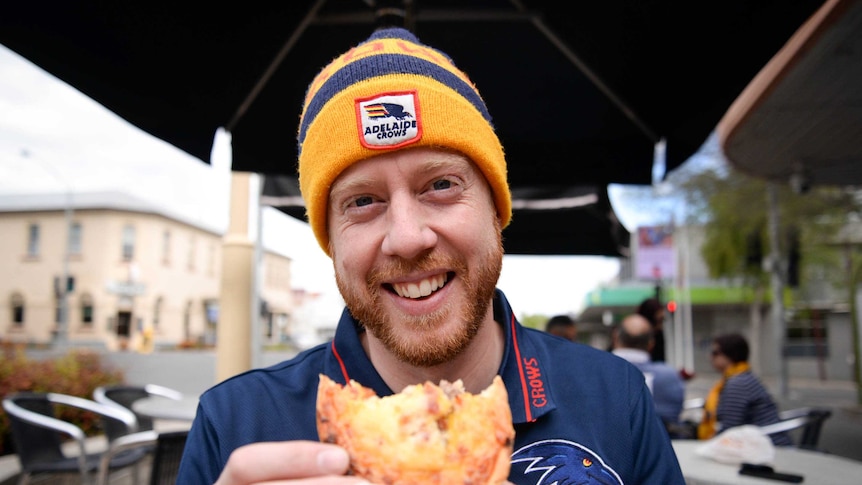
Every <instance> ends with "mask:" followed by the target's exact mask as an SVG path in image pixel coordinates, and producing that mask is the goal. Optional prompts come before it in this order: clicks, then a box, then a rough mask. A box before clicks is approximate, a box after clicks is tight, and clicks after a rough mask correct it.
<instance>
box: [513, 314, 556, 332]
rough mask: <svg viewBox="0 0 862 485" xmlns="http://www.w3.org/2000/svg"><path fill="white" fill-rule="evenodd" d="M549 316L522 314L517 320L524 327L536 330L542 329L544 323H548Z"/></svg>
mask: <svg viewBox="0 0 862 485" xmlns="http://www.w3.org/2000/svg"><path fill="white" fill-rule="evenodd" d="M549 318H551V317H549V316H547V315H528V314H523V315H521V317H520V318H518V321H519V322H521V325H523V326H525V327H530V328H535V329H536V330H544V329H545V324H546V323H548V319H549Z"/></svg>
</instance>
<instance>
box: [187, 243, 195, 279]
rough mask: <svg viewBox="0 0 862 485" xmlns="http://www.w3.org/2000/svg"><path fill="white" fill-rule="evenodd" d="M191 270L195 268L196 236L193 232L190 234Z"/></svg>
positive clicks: (189, 257)
mask: <svg viewBox="0 0 862 485" xmlns="http://www.w3.org/2000/svg"><path fill="white" fill-rule="evenodd" d="M188 260H189V271H194V270H195V236H194V234H192V235H191V236H189V255H188Z"/></svg>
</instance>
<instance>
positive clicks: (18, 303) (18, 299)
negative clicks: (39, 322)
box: [10, 293, 24, 327]
mask: <svg viewBox="0 0 862 485" xmlns="http://www.w3.org/2000/svg"><path fill="white" fill-rule="evenodd" d="M11 300H12V301H11V305H10V306H11V307H12V325H13V326H15V327H23V326H24V297H23V296H21V294H20V293H15V294H13V295H12V299H11Z"/></svg>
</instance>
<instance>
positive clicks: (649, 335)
mask: <svg viewBox="0 0 862 485" xmlns="http://www.w3.org/2000/svg"><path fill="white" fill-rule="evenodd" d="M654 344H655V339H654V338H653V327H652V325H651V324H650V322H649V320H647V319H646V318H645V317H644V316H643V315H640V314H637V313H633V314H631V315H628V316H626V317H625V318H623V320H622V322H620V324H619V326H618V327H617V331H616V333H615V335H614V349H613V351H612V352H613V353H614V355H617V356H619V357H622V358H623V359H625V360H627V361H629V362H631V363H632V364H634V365H635V367H637V368H638V369H640V371H641V372H643V374H644V379H645V380H646V383H647V387H649V389H650V391H651V392H652V398H653V402H654V403H655V409H656V413H657V414H658V415H659V417H660V418H661V419H662V422H664V424H665V428H667V430H668V432H669V433H670V434H671V437H672V438H679V437H682V436H677V433H679V431H680V430H681V429H682V426H681V424H680V422H679V418H680V415H681V414H682V403H683V401H684V400H685V383H684V382H683V380H682V378H681V377H680V375H679V373H678V372H677V371H676V369H674V368H673V367H671V366H669V365H667V364H665V363H664V362H654V361H652V360H651V359H650V354H649V351H650V349H652V347H653V345H654Z"/></svg>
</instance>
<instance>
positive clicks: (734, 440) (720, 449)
mask: <svg viewBox="0 0 862 485" xmlns="http://www.w3.org/2000/svg"><path fill="white" fill-rule="evenodd" d="M695 453H696V454H698V455H700V456H705V457H707V458H711V459H713V460H715V461H717V462H720V463H729V464H731V465H739V464H742V463H751V464H753V465H772V463H773V461H774V460H775V446H774V445H773V444H772V440H771V439H769V436H767V435H765V434H763V432H762V431H760V428H758V427H757V426H753V425H747V424H746V425H742V426H736V427H734V428H730V429H727V430H725V431H723V432H721V433H719V434H718V435H716V436H715V437H713V438H711V439H709V440H708V441H706V442H705V443H704V444H702V445H700V446H698V447H697V448H695Z"/></svg>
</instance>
